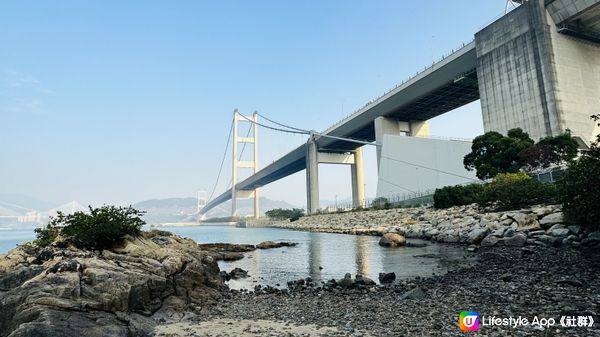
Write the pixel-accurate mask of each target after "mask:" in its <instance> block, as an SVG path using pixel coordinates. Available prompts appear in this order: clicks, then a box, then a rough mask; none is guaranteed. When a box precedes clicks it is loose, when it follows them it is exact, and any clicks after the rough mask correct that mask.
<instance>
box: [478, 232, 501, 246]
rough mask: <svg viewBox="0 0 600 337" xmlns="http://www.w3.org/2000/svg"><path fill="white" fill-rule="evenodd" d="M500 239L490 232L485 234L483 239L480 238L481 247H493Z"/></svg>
mask: <svg viewBox="0 0 600 337" xmlns="http://www.w3.org/2000/svg"><path fill="white" fill-rule="evenodd" d="M498 241H500V239H499V238H498V237H496V236H494V235H492V234H490V235H488V236H486V237H485V238H484V239H483V240H481V246H482V247H493V246H495V245H497V244H498Z"/></svg>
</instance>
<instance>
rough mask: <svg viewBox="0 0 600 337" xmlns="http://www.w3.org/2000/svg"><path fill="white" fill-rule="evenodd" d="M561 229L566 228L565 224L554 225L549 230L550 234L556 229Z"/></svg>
mask: <svg viewBox="0 0 600 337" xmlns="http://www.w3.org/2000/svg"><path fill="white" fill-rule="evenodd" d="M559 228H565V226H564V225H563V224H555V225H552V226H551V227H550V228H548V232H551V231H553V230H555V229H559Z"/></svg>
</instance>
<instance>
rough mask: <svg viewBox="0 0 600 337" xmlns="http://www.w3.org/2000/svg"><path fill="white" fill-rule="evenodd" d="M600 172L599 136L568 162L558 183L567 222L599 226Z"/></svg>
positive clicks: (597, 118) (597, 117)
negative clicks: (574, 159) (574, 158)
mask: <svg viewBox="0 0 600 337" xmlns="http://www.w3.org/2000/svg"><path fill="white" fill-rule="evenodd" d="M592 119H594V120H595V121H596V122H598V121H599V120H600V115H594V116H592ZM598 126H600V124H599V125H598ZM599 173H600V135H599V136H598V138H597V140H596V142H594V143H592V145H591V147H590V149H589V151H585V152H583V154H582V155H581V157H580V158H579V159H578V160H576V161H573V162H572V163H570V164H569V167H568V168H567V169H566V170H565V172H564V174H563V176H562V179H561V180H560V181H559V182H558V196H559V200H560V202H561V203H562V205H563V213H564V216H565V220H566V221H567V222H569V223H572V224H577V225H581V226H587V227H592V228H594V229H597V228H598V227H600V193H599V191H600V174H599Z"/></svg>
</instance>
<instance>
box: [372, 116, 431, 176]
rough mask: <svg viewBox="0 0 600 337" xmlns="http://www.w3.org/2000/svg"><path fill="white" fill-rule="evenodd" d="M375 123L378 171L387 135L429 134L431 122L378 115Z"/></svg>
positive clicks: (425, 135) (420, 135)
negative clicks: (384, 139)
mask: <svg viewBox="0 0 600 337" xmlns="http://www.w3.org/2000/svg"><path fill="white" fill-rule="evenodd" d="M374 123H375V143H376V144H377V171H379V164H380V163H381V147H382V145H383V137H384V136H385V135H394V136H399V135H405V136H413V137H427V136H429V123H428V122H427V121H417V120H413V121H400V120H397V119H393V118H388V117H377V118H375V122H374Z"/></svg>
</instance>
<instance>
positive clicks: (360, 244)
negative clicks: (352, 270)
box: [354, 236, 372, 275]
mask: <svg viewBox="0 0 600 337" xmlns="http://www.w3.org/2000/svg"><path fill="white" fill-rule="evenodd" d="M370 241H372V240H369V238H367V237H366V236H357V237H356V238H355V240H354V242H355V247H356V248H355V251H356V274H360V275H371V272H370V270H369V265H370V263H369V243H370Z"/></svg>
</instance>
